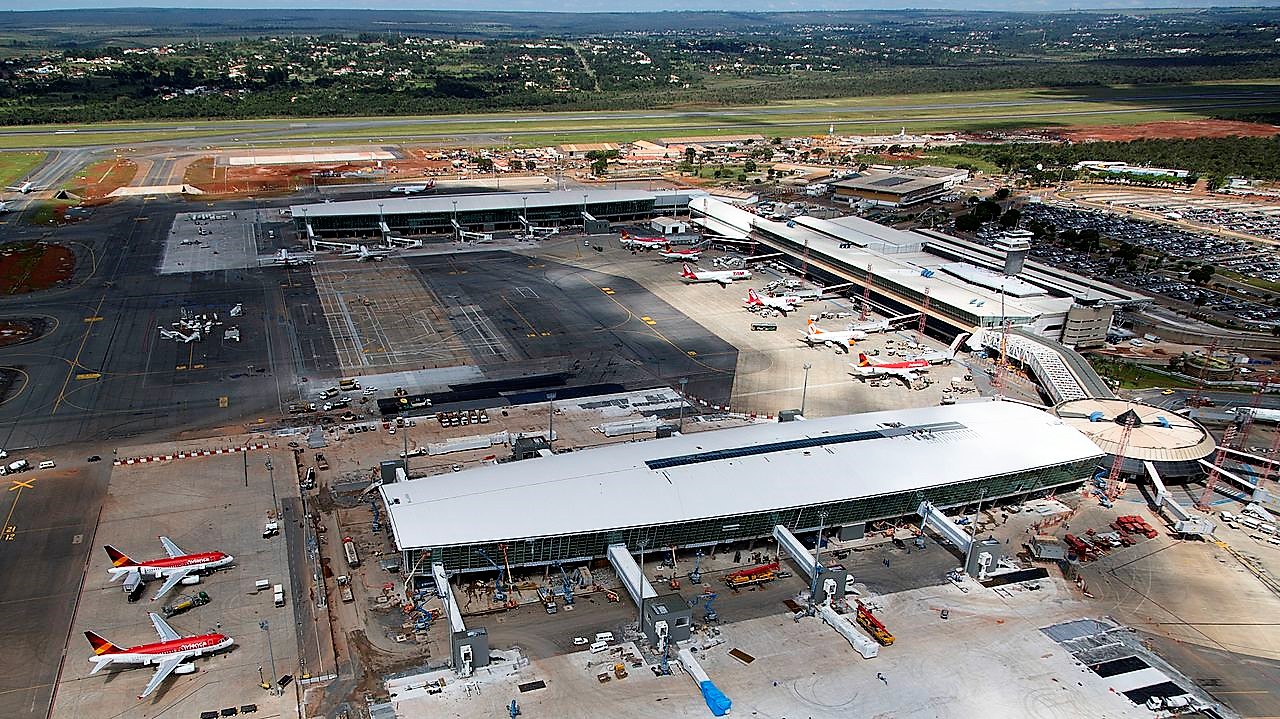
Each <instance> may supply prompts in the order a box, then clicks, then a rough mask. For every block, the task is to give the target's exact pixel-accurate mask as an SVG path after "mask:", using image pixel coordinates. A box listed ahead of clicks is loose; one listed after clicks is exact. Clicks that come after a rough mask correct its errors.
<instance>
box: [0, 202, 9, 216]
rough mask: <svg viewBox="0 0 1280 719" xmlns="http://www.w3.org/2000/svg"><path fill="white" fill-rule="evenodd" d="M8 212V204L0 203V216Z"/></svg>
mask: <svg viewBox="0 0 1280 719" xmlns="http://www.w3.org/2000/svg"><path fill="white" fill-rule="evenodd" d="M6 212H9V203H7V202H3V201H0V214H4V213H6Z"/></svg>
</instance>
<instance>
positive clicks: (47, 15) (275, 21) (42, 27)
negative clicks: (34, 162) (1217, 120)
mask: <svg viewBox="0 0 1280 719" xmlns="http://www.w3.org/2000/svg"><path fill="white" fill-rule="evenodd" d="M1276 20H1277V12H1276V11H1275V10H1272V9H1267V8H1259V9H1227V10H1223V9H1197V10H1196V11H1194V12H1179V11H1167V10H1161V11H1130V12H1127V13H1126V14H1125V16H1124V20H1123V21H1121V22H1118V21H1117V19H1116V17H1115V16H1114V15H1110V14H1106V13H965V12H951V11H892V12H889V11H866V10H860V11H856V12H853V11H851V12H805V13H702V12H687V13H685V12H682V13H636V14H628V15H626V16H625V17H624V16H620V15H617V14H587V13H584V14H575V13H567V14H555V13H546V14H540V13H519V14H517V13H469V12H396V13H395V14H394V15H389V14H386V13H378V12H365V11H308V12H307V13H302V14H297V13H295V14H291V15H289V17H288V18H287V19H284V18H281V17H280V16H279V15H278V13H269V12H265V11H263V12H255V11H236V12H229V11H185V10H163V11H161V10H156V11H151V10H148V11H145V12H144V11H137V10H118V11H75V12H58V11H51V12H41V13H11V14H9V15H7V16H6V25H7V28H6V30H4V31H0V53H3V54H5V55H6V56H7V57H8V60H7V61H6V62H4V63H0V124H3V125H30V124H40V123H50V122H54V123H86V122H89V123H91V122H103V121H112V120H126V119H132V120H147V119H184V120H185V119H190V120H204V119H212V118H257V117H290V118H301V117H326V116H341V115H351V114H353V113H355V112H359V113H361V114H364V115H375V116H388V115H428V114H443V113H458V112H465V113H472V112H485V111H501V110H515V109H540V110H579V111H581V110H586V111H593V110H600V111H607V110H612V109H616V108H619V107H630V108H649V107H676V106H686V105H688V106H700V107H708V106H713V107H718V106H732V105H739V106H742V105H747V106H751V105H754V106H757V107H758V106H762V105H765V104H768V103H777V102H785V101H791V100H805V99H808V100H812V99H818V100H835V99H837V98H848V97H874V96H877V95H885V94H889V93H893V94H911V95H918V94H923V93H939V92H964V93H968V94H982V93H980V92H979V91H986V94H992V93H994V92H999V91H1000V90H1003V89H1008V88H1023V87H1042V88H1049V89H1050V90H1051V91H1052V92H1053V93H1056V96H1055V97H1054V98H1053V99H1058V100H1061V101H1063V102H1072V101H1081V100H1084V99H1088V96H1090V95H1099V94H1101V95H1105V94H1106V93H1107V92H1109V91H1107V90H1106V89H1105V88H1107V87H1109V86H1118V85H1129V86H1132V88H1136V89H1132V90H1131V92H1132V93H1134V94H1143V93H1142V88H1144V87H1149V86H1153V85H1161V84H1164V85H1167V84H1169V83H1189V82H1203V81H1217V80H1233V81H1238V80H1241V79H1247V78H1269V77H1276V76H1280V48H1276V47H1275V43H1273V42H1272V40H1273V37H1272V36H1271V35H1269V34H1268V33H1267V32H1259V29H1260V28H1267V27H1272V26H1274V25H1275V24H1276ZM391 27H394V28H395V30H394V34H392V33H391V32H388V29H389V28H391ZM245 28H253V29H254V30H253V31H252V33H251V34H246V31H245ZM1191 38H1193V39H1194V41H1192V40H1191ZM1188 46H1190V47H1193V48H1194V51H1190V52H1188V51H1187V47H1188ZM1270 89H1271V88H1269V87H1267V86H1266V85H1265V83H1258V86H1242V87H1241V88H1240V92H1241V96H1240V98H1243V99H1240V98H1237V99H1236V100H1235V101H1233V103H1232V104H1234V105H1237V106H1239V108H1242V109H1243V110H1244V111H1248V112H1253V113H1267V112H1269V111H1272V110H1274V108H1267V107H1263V105H1266V104H1268V103H1267V101H1266V99H1265V98H1263V97H1262V95H1261V94H1260V92H1261V93H1265V92H1267V91H1269V90H1270ZM1146 94H1147V96H1148V97H1149V102H1138V103H1128V104H1125V106H1124V107H1123V108H1121V109H1122V110H1123V111H1131V110H1140V111H1146V110H1150V111H1153V112H1168V113H1177V112H1180V111H1181V109H1182V108H1191V107H1195V106H1197V105H1199V106H1201V107H1207V106H1209V105H1213V104H1218V105H1221V104H1223V103H1222V102H1221V101H1218V102H1216V103H1215V102H1213V101H1206V100H1204V99H1196V98H1190V99H1181V98H1179V97H1178V96H1177V95H1176V94H1175V95H1169V94H1167V93H1146ZM1097 99H1103V100H1104V103H1105V98H1097ZM1272 99H1274V100H1275V101H1276V103H1280V96H1275V95H1273V96H1272ZM1143 105H1146V107H1145V108H1144V107H1143ZM1170 105H1173V106H1174V107H1172V109H1166V108H1167V107H1168V106H1170ZM1107 110H1108V107H1107V106H1106V105H1105V104H1099V105H1094V106H1092V107H1088V108H1087V109H1084V108H1082V109H1081V110H1080V111H1081V112H1096V113H1099V114H1098V115H1096V116H1094V120H1095V121H1097V120H1099V119H1100V118H1102V117H1104V116H1105V115H1106V114H1107ZM1060 113H1061V110H1058V111H1057V113H1051V114H1060ZM925 114H926V113H923V112H922V113H921V115H920V119H924V116H925ZM930 114H932V115H933V116H934V118H933V119H935V120H938V121H940V122H943V123H951V122H953V119H954V116H955V115H956V114H961V115H970V116H971V117H970V118H967V119H969V120H971V122H970V123H969V124H971V125H984V122H983V121H984V120H985V117H984V116H983V115H981V114H980V113H974V112H965V111H964V110H963V108H960V107H955V108H949V109H942V110H939V111H935V112H933V113H930ZM862 115H863V116H864V117H865V119H867V120H879V119H882V120H885V121H888V122H895V123H896V122H898V120H897V119H896V117H894V116H893V115H892V114H891V113H883V112H880V113H877V112H874V111H870V109H868V110H867V111H864V112H863V113H862ZM1002 115H1003V113H1002ZM1025 115H1027V116H1028V117H1027V120H1028V122H1029V123H1030V124H1043V123H1044V121H1043V120H1041V119H1038V118H1039V117H1040V116H1039V115H1038V114H1037V113H1035V112H1028V113H1025ZM1005 117H1006V118H1007V115H1006V116H1005ZM712 119H714V118H712ZM728 119H730V120H731V121H732V122H736V123H738V125H739V127H742V126H745V125H747V124H752V123H754V124H756V125H762V126H767V125H769V124H771V122H772V118H770V117H767V116H764V115H760V114H758V115H756V116H754V117H749V116H748V117H734V118H728ZM833 119H837V120H838V118H833ZM823 121H827V118H822V120H820V121H819V122H823ZM700 124H713V125H714V123H700ZM1020 124H1026V123H1020ZM952 126H954V125H952ZM987 126H990V125H989V124H987ZM140 139H141V138H140ZM157 139H158V138H157ZM76 141H77V142H79V141H80V140H79V138H77V139H76Z"/></svg>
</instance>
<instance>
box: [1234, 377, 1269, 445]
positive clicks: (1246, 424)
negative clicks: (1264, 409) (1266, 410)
mask: <svg viewBox="0 0 1280 719" xmlns="http://www.w3.org/2000/svg"><path fill="white" fill-rule="evenodd" d="M1270 382H1271V373H1270V372H1267V373H1265V374H1263V375H1261V376H1260V377H1259V378H1258V389H1256V390H1255V391H1254V393H1253V399H1252V400H1250V401H1249V413H1248V414H1246V415H1245V416H1244V420H1243V421H1241V422H1240V438H1239V439H1238V440H1237V441H1236V444H1235V447H1236V449H1244V445H1245V442H1247V441H1248V440H1249V430H1250V429H1253V415H1254V412H1255V411H1256V410H1257V409H1258V407H1259V405H1261V404H1262V395H1263V394H1265V393H1266V391H1267V385H1268V384H1270Z"/></svg>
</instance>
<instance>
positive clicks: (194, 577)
mask: <svg viewBox="0 0 1280 719" xmlns="http://www.w3.org/2000/svg"><path fill="white" fill-rule="evenodd" d="M178 583H179V584H186V585H188V586H190V585H192V584H199V583H200V575H198V574H188V575H187V576H185V577H183V578H182V581H181V582H178Z"/></svg>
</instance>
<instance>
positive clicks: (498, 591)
mask: <svg viewBox="0 0 1280 719" xmlns="http://www.w3.org/2000/svg"><path fill="white" fill-rule="evenodd" d="M476 554H479V555H480V556H481V557H484V561H486V562H488V563H489V564H490V565H492V566H493V568H494V569H495V570H497V572H498V581H497V582H495V583H494V585H493V601H495V602H497V603H499V604H505V603H506V601H507V592H506V584H504V583H503V581H502V580H503V578H504V577H505V576H506V574H507V573H506V570H504V569H503V568H502V567H501V566H499V565H498V563H497V562H495V561H493V558H492V557H490V556H489V555H488V554H485V551H484V550H483V549H477V550H476Z"/></svg>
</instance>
